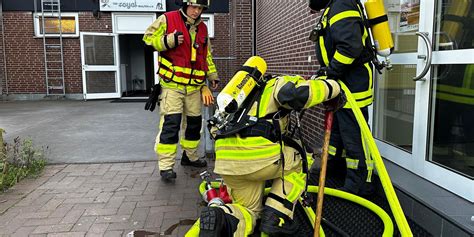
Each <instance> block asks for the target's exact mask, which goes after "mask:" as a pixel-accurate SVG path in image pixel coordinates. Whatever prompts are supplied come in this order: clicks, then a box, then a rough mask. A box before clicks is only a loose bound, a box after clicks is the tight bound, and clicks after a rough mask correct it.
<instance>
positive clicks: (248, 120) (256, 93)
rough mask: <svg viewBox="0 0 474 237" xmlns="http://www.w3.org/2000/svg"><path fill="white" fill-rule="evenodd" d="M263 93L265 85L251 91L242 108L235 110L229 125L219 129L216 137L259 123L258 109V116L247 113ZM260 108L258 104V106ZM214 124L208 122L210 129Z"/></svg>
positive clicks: (238, 131)
mask: <svg viewBox="0 0 474 237" xmlns="http://www.w3.org/2000/svg"><path fill="white" fill-rule="evenodd" d="M262 93H263V87H257V88H255V89H253V90H252V92H250V95H249V96H248V97H247V99H245V101H244V103H242V106H241V109H239V110H238V111H237V112H235V114H234V117H233V118H232V120H231V121H230V122H229V126H226V127H225V128H223V129H221V130H219V131H218V133H217V134H216V136H215V139H216V140H217V139H220V138H225V137H228V136H231V135H234V134H236V133H239V134H240V132H241V131H242V130H246V129H247V128H249V127H253V126H254V125H255V124H256V123H258V121H259V120H258V119H257V118H258V109H257V115H256V117H253V116H249V115H248V114H247V113H248V111H249V110H250V109H251V108H252V105H253V104H254V103H255V101H258V100H260V97H261V96H262ZM257 108H258V106H257ZM211 127H212V125H211V124H210V123H208V129H209V131H210V129H211Z"/></svg>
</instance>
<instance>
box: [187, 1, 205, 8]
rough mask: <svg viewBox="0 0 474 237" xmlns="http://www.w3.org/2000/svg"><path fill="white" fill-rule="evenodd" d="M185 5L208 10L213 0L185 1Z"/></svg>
mask: <svg viewBox="0 0 474 237" xmlns="http://www.w3.org/2000/svg"><path fill="white" fill-rule="evenodd" d="M183 3H184V4H186V5H187V6H198V7H203V8H204V9H207V8H209V5H210V4H211V0H183Z"/></svg>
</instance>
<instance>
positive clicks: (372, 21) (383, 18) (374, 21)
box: [368, 15, 388, 26]
mask: <svg viewBox="0 0 474 237" xmlns="http://www.w3.org/2000/svg"><path fill="white" fill-rule="evenodd" d="M385 21H388V16H387V15H383V16H379V17H376V18H374V19H369V20H368V22H369V25H370V26H374V25H377V24H379V23H382V22H385Z"/></svg>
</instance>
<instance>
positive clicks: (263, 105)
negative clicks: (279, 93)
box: [254, 79, 276, 118]
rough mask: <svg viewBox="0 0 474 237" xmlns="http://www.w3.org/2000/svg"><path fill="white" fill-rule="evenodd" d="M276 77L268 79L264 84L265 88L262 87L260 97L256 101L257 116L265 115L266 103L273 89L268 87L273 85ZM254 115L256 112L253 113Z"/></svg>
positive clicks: (268, 101)
mask: <svg viewBox="0 0 474 237" xmlns="http://www.w3.org/2000/svg"><path fill="white" fill-rule="evenodd" d="M275 81H276V79H271V80H270V81H268V82H267V84H266V85H265V89H263V93H262V96H261V97H260V101H259V102H258V103H259V105H258V111H259V117H260V118H262V117H265V115H266V112H267V108H268V104H269V103H270V100H271V98H272V95H273V90H270V89H269V88H270V87H273V86H274V85H275ZM254 115H256V114H254Z"/></svg>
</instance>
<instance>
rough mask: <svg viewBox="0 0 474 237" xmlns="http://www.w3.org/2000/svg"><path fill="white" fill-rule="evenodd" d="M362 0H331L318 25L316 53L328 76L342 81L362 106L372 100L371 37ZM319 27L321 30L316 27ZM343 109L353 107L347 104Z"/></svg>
mask: <svg viewBox="0 0 474 237" xmlns="http://www.w3.org/2000/svg"><path fill="white" fill-rule="evenodd" d="M358 1H359V0H332V1H330V3H329V5H328V6H327V7H326V9H324V11H323V13H322V16H321V18H320V20H319V22H318V25H317V26H316V28H315V30H316V31H317V37H316V55H317V58H318V61H319V63H320V64H321V67H326V68H327V69H328V72H330V73H331V74H332V75H331V74H329V73H328V77H330V78H337V79H340V80H342V81H343V82H344V83H345V84H346V85H347V87H348V88H349V90H350V91H351V92H352V94H353V95H354V97H355V99H356V102H357V104H358V106H359V107H365V106H368V105H370V104H371V103H372V101H373V80H372V77H373V65H372V63H371V59H372V58H371V57H372V56H371V54H370V51H369V48H368V47H370V45H371V44H370V37H369V32H368V29H367V28H366V26H365V24H364V20H363V15H362V9H361V8H360V7H361V5H360V3H359V2H358ZM317 29H319V30H317ZM344 108H350V107H349V104H346V105H345V106H344Z"/></svg>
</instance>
